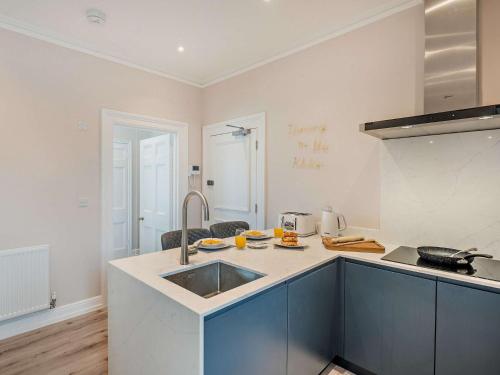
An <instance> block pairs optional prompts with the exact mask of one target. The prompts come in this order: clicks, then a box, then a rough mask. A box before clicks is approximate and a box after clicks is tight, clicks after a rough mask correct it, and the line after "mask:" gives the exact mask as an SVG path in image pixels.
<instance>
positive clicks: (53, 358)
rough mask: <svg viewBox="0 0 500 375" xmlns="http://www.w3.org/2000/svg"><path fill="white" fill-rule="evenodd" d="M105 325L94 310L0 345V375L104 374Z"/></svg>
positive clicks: (104, 314)
mask: <svg viewBox="0 0 500 375" xmlns="http://www.w3.org/2000/svg"><path fill="white" fill-rule="evenodd" d="M107 323H108V321H107V312H106V310H97V311H95V312H92V313H89V314H86V315H82V316H81V317H77V318H74V319H70V320H66V321H64V322H60V323H56V324H53V325H51V326H47V327H44V328H41V329H38V330H35V331H32V332H28V333H25V334H22V335H19V336H15V337H11V338H8V339H6V340H3V341H0V374H1V375H14V374H23V375H24V374H26V375H31V374H33V375H35V374H36V375H48V374H50V375H69V374H85V375H94V374H95V375H98V374H107V373H108V326H107Z"/></svg>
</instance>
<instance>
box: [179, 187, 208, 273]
mask: <svg viewBox="0 0 500 375" xmlns="http://www.w3.org/2000/svg"><path fill="white" fill-rule="evenodd" d="M194 196H197V197H198V198H200V200H201V204H202V208H203V216H204V219H205V221H208V220H210V213H209V209H208V201H207V198H206V197H205V196H204V195H203V194H202V193H201V192H200V191H198V190H192V191H190V192H189V193H187V195H186V197H185V198H184V203H182V238H181V264H189V253H188V235H187V209H188V203H189V201H190V200H191V198H192V197H194Z"/></svg>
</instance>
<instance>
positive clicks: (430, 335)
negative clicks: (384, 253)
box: [344, 262, 436, 375]
mask: <svg viewBox="0 0 500 375" xmlns="http://www.w3.org/2000/svg"><path fill="white" fill-rule="evenodd" d="M345 272H346V273H345V342H344V345H345V346H344V358H345V359H346V360H348V361H350V362H352V363H354V364H356V365H358V366H361V367H363V368H365V369H366V370H369V371H371V372H374V373H376V374H378V375H401V374H405V375H427V374H428V375H432V374H434V334H435V332H434V328H435V296H436V282H435V281H434V280H428V279H425V278H419V277H415V276H410V275H406V274H402V273H397V272H392V271H386V270H382V269H378V268H374V267H368V266H363V265H359V264H355V263H349V262H346V271H345Z"/></svg>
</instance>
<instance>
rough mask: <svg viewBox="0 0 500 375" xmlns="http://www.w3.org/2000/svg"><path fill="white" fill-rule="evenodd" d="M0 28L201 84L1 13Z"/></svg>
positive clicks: (149, 71) (173, 78)
mask: <svg viewBox="0 0 500 375" xmlns="http://www.w3.org/2000/svg"><path fill="white" fill-rule="evenodd" d="M0 28H3V29H6V30H10V31H15V32H17V33H19V34H23V35H26V36H30V37H32V38H35V39H39V40H43V41H45V42H49V43H52V44H56V45H58V46H61V47H65V48H69V49H72V50H75V51H78V52H82V53H85V54H87V55H91V56H95V57H98V58H100V59H104V60H108V61H111V62H114V63H117V64H121V65H125V66H128V67H129V68H134V69H138V70H142V71H144V72H147V73H151V74H155V75H157V76H160V77H164V78H168V79H172V80H174V81H178V82H181V83H184V84H187V85H190V86H195V87H199V88H201V87H202V86H203V85H202V84H200V83H198V82H194V81H191V80H189V79H185V78H180V77H176V76H174V75H171V74H168V73H165V72H162V71H160V70H157V69H151V68H148V67H147V66H143V65H139V64H135V63H133V62H130V61H127V60H125V59H122V58H120V57H116V56H112V55H108V54H105V53H100V52H97V51H94V50H92V49H91V48H88V47H85V46H82V45H80V44H79V43H77V42H75V41H71V40H67V39H64V38H63V37H61V36H59V35H56V34H55V33H52V32H50V31H47V30H44V29H42V28H39V27H36V26H33V25H29V24H27V23H24V22H20V21H18V20H15V19H13V18H10V17H7V16H4V15H1V14H0Z"/></svg>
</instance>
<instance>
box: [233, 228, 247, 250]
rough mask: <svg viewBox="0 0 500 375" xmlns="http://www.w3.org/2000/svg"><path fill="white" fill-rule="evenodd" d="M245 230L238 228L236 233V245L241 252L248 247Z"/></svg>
mask: <svg viewBox="0 0 500 375" xmlns="http://www.w3.org/2000/svg"><path fill="white" fill-rule="evenodd" d="M244 233H245V229H242V228H238V229H236V231H235V233H234V244H235V245H236V247H237V248H238V249H239V250H242V249H244V248H245V246H246V245H247V238H246V237H245V235H244Z"/></svg>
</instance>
